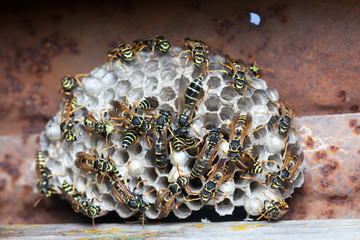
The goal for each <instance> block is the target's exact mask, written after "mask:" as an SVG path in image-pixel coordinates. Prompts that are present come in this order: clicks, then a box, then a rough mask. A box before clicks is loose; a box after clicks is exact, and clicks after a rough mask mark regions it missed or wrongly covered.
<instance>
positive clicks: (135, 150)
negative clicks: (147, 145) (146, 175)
mask: <svg viewBox="0 0 360 240" xmlns="http://www.w3.org/2000/svg"><path fill="white" fill-rule="evenodd" d="M140 141H141V139H140V140H139V141H138V142H137V143H136V144H135V145H134V144H133V145H131V146H130V149H129V152H131V153H132V154H134V155H138V154H140V153H141V151H142V146H141V144H142V143H140Z"/></svg>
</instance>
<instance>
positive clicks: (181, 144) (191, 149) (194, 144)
mask: <svg viewBox="0 0 360 240" xmlns="http://www.w3.org/2000/svg"><path fill="white" fill-rule="evenodd" d="M171 141H172V148H173V149H175V150H176V151H180V150H181V149H184V150H186V151H187V153H188V154H190V155H192V156H193V155H195V154H197V153H198V148H199V144H198V142H199V140H198V139H197V138H195V137H191V136H184V137H182V136H176V137H174V138H173V139H172V140H171Z"/></svg>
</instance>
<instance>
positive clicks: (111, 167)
mask: <svg viewBox="0 0 360 240" xmlns="http://www.w3.org/2000/svg"><path fill="white" fill-rule="evenodd" d="M112 147H115V145H113V146H110V147H106V148H104V149H103V150H102V151H101V157H97V156H96V154H95V152H94V149H95V147H94V148H93V149H92V150H91V153H92V155H89V154H87V153H85V152H77V153H76V155H75V156H76V159H75V166H76V167H78V168H80V169H84V170H89V173H90V172H95V173H96V174H95V180H96V184H97V185H98V187H99V189H100V190H101V188H100V186H99V184H98V181H97V176H98V175H99V174H100V175H102V176H103V178H104V177H105V176H107V177H109V176H110V175H111V174H113V172H114V171H115V170H116V166H115V164H114V162H113V160H112V159H111V158H110V157H109V156H108V159H107V160H106V159H105V158H104V156H103V153H102V152H103V151H104V150H106V149H109V148H112ZM109 154H110V153H109Z"/></svg>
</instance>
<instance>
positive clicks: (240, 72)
mask: <svg viewBox="0 0 360 240" xmlns="http://www.w3.org/2000/svg"><path fill="white" fill-rule="evenodd" d="M219 64H220V65H222V66H224V67H226V68H228V69H229V70H230V72H228V71H225V70H216V72H224V73H226V74H227V75H229V76H230V77H231V78H232V79H233V80H234V81H233V82H229V84H230V85H234V89H235V91H237V92H240V91H242V90H243V89H244V93H243V99H244V97H245V92H246V90H247V88H252V89H254V90H255V88H254V87H252V86H251V85H250V84H249V83H247V80H249V81H250V82H251V83H252V80H251V79H250V78H247V77H246V75H245V71H246V67H245V63H244V62H243V61H242V60H240V59H232V58H230V56H229V55H225V63H222V62H219Z"/></svg>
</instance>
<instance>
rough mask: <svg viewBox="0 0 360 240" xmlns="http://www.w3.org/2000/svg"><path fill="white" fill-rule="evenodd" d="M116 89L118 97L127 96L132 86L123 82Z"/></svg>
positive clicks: (125, 81) (127, 82)
mask: <svg viewBox="0 0 360 240" xmlns="http://www.w3.org/2000/svg"><path fill="white" fill-rule="evenodd" d="M114 89H115V93H116V95H118V96H126V94H127V93H128V92H129V91H130V89H131V84H130V82H129V81H127V80H121V81H119V82H118V83H117V84H116V85H115V87H114Z"/></svg>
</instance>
